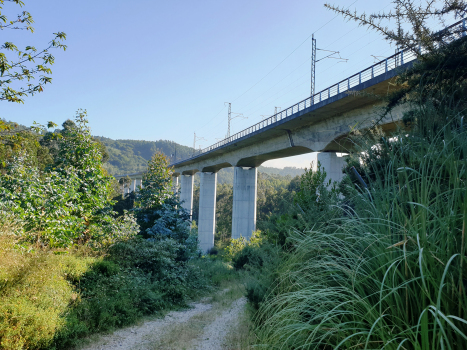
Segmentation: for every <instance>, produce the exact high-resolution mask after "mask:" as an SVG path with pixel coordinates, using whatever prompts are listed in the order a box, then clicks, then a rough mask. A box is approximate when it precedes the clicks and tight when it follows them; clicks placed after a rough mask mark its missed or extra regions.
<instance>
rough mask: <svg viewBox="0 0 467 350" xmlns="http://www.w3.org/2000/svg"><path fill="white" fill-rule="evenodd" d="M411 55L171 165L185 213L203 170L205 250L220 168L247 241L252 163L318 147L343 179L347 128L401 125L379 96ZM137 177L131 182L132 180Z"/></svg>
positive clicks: (201, 233) (238, 230)
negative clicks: (229, 180) (229, 177)
mask: <svg viewBox="0 0 467 350" xmlns="http://www.w3.org/2000/svg"><path fill="white" fill-rule="evenodd" d="M451 29H454V32H455V33H456V35H455V37H456V38H458V37H464V36H465V35H466V26H465V20H462V21H459V22H457V23H455V24H453V25H451V26H450V27H447V28H446V29H444V31H441V32H440V33H441V34H442V36H443V38H444V32H445V33H449V32H450V30H451ZM448 30H449V31H448ZM443 40H444V39H443ZM452 40H455V38H454V39H452ZM415 59H416V55H415V53H414V52H413V51H411V50H403V51H400V52H398V53H396V54H395V55H393V56H390V57H388V58H386V59H384V60H381V61H379V62H378V63H376V64H374V65H372V66H370V67H368V68H366V69H364V70H362V71H360V72H358V73H356V74H354V75H352V76H350V77H348V78H346V79H344V80H342V81H340V82H338V83H336V84H334V85H332V86H330V87H328V88H326V89H324V90H322V91H320V92H318V93H316V94H314V95H313V96H310V97H308V98H306V99H305V100H303V101H300V102H298V103H296V104H294V105H293V106H291V107H289V108H287V109H285V110H283V111H281V112H279V113H277V114H275V115H273V116H271V117H269V118H266V119H264V120H262V121H260V122H259V123H256V124H255V125H252V126H250V127H248V128H246V129H244V130H242V131H240V132H238V133H236V134H234V135H232V136H230V137H228V138H226V139H224V140H222V141H220V142H217V143H216V144H214V145H211V146H209V147H206V148H205V149H202V150H199V151H196V150H193V152H194V154H193V156H192V157H190V158H188V159H185V160H182V161H179V162H175V163H173V164H171V166H172V167H173V180H174V181H173V184H174V189H175V190H177V191H178V190H180V199H181V200H182V202H183V203H182V206H183V207H184V208H185V209H187V210H188V211H189V212H190V214H191V213H192V211H193V184H194V175H195V174H196V173H197V172H200V198H199V222H198V237H199V241H200V249H201V250H203V251H204V252H206V251H208V250H209V249H211V248H212V247H213V246H214V233H215V227H216V222H215V221H216V187H217V172H218V171H219V170H221V169H223V168H227V167H234V183H233V209H232V238H239V237H240V236H243V237H245V238H250V237H251V234H252V232H253V231H254V230H255V229H256V194H257V167H258V166H259V165H261V164H262V163H264V162H265V161H267V160H271V159H277V158H284V157H289V156H295V155H300V154H305V153H310V152H320V153H318V156H317V160H318V161H320V162H321V164H322V166H323V167H324V169H325V170H326V172H327V174H328V177H329V178H330V179H332V180H336V181H339V180H341V179H342V176H343V174H342V167H343V165H344V163H345V162H344V158H343V157H339V156H338V153H349V152H352V151H353V147H352V143H351V142H350V141H349V139H348V137H347V136H348V134H349V133H350V131H351V130H365V129H368V128H370V127H371V126H373V125H374V122H375V120H378V121H379V125H380V126H381V127H382V128H383V131H385V132H390V131H392V130H395V129H396V127H397V124H399V123H400V121H401V119H402V116H403V112H404V110H403V108H402V107H399V108H396V109H394V110H393V111H392V113H391V114H388V115H387V116H386V117H385V118H384V119H383V120H379V118H380V116H379V114H378V107H382V106H383V102H382V97H384V96H386V95H387V94H388V93H390V92H391V91H393V89H395V85H394V84H391V81H392V80H393V79H394V78H395V77H396V76H397V75H398V74H400V72H401V71H403V70H406V69H407V68H409V67H411V66H412V64H413V62H414V61H415ZM134 175H139V174H134ZM134 181H135V184H136V181H137V180H134ZM133 187H134V188H136V186H135V185H133Z"/></svg>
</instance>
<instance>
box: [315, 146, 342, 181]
mask: <svg viewBox="0 0 467 350" xmlns="http://www.w3.org/2000/svg"><path fill="white" fill-rule="evenodd" d="M316 160H317V161H316V162H314V163H313V169H312V170H313V172H315V171H317V170H318V162H320V163H321V166H322V167H323V168H324V170H325V171H326V174H327V176H326V181H329V179H331V180H332V181H333V182H334V181H337V182H340V181H341V180H342V179H343V177H344V174H343V173H342V168H343V167H344V166H345V164H346V163H345V157H338V156H337V153H336V152H320V153H318V154H317V156H316Z"/></svg>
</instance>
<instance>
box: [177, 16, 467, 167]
mask: <svg viewBox="0 0 467 350" xmlns="http://www.w3.org/2000/svg"><path fill="white" fill-rule="evenodd" d="M454 27H459V31H458V32H457V33H455V34H457V36H458V37H464V36H465V35H466V23H465V19H464V20H461V21H459V22H456V23H454V24H452V25H451V26H449V27H446V28H445V29H443V30H442V31H440V32H438V33H437V34H438V35H442V34H443V32H447V31H448V30H449V29H451V28H454ZM415 50H416V49H405V50H402V51H399V52H398V53H396V54H394V55H392V56H390V57H387V58H386V59H384V60H382V61H379V62H378V63H375V64H373V65H372V66H370V67H368V68H366V69H364V70H362V71H360V72H358V73H356V74H354V75H352V76H350V77H348V78H346V79H344V80H341V81H340V82H338V83H336V84H334V85H331V86H329V87H328V88H326V89H324V90H321V91H320V92H318V93H316V94H314V95H313V96H310V97H308V98H306V99H304V100H303V101H300V102H298V103H296V104H294V105H293V106H291V107H289V108H286V109H284V110H282V111H281V112H278V113H277V114H274V115H272V116H271V117H269V118H266V119H263V120H262V121H260V122H258V123H256V124H254V125H252V126H250V127H248V128H246V129H244V130H242V131H239V132H237V133H236V134H233V135H231V136H230V137H228V138H225V139H224V140H222V141H219V142H216V143H215V144H213V145H211V146H208V147H206V148H203V149H201V150H198V151H195V153H194V154H193V156H191V157H190V158H186V159H184V160H182V161H179V162H177V163H181V162H185V161H187V160H190V159H193V158H196V157H197V156H199V155H200V154H203V153H206V152H209V151H212V150H214V149H216V148H218V147H221V146H224V145H227V144H229V143H231V142H234V141H236V140H238V139H240V138H242V137H244V136H247V135H249V134H252V133H254V132H256V131H258V130H261V129H263V128H265V127H267V126H269V125H273V124H275V123H277V122H279V121H281V120H282V119H285V118H287V117H290V116H291V115H292V114H295V113H297V112H299V111H302V110H304V109H305V108H309V107H311V106H312V105H315V104H317V103H319V102H322V101H325V100H327V99H329V98H331V97H333V96H336V95H338V94H340V93H342V92H345V91H349V90H350V89H352V88H353V87H355V86H358V85H360V84H361V83H364V82H366V81H368V80H370V79H373V78H375V77H377V76H379V75H382V74H384V73H387V72H389V71H392V70H394V69H396V68H397V67H400V66H402V65H403V64H405V63H408V62H412V61H414V60H416V59H417V55H416V53H415ZM422 53H423V52H422ZM177 163H174V164H177Z"/></svg>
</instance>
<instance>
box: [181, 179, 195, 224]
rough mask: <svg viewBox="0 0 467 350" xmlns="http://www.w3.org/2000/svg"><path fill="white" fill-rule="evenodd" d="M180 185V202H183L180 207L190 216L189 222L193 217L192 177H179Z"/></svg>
mask: <svg viewBox="0 0 467 350" xmlns="http://www.w3.org/2000/svg"><path fill="white" fill-rule="evenodd" d="M180 177H181V179H180V180H181V181H180V182H181V183H180V185H181V186H180V187H181V188H180V201H181V202H183V203H182V205H181V207H182V208H184V209H186V210H187V211H188V213H189V214H190V220H191V218H192V215H193V182H194V176H193V175H181V176H180Z"/></svg>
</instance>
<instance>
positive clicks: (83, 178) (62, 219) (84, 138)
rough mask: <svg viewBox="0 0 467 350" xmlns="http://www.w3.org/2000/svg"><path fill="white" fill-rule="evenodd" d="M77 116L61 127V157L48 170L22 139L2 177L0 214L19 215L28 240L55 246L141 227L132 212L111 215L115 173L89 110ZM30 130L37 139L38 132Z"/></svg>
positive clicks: (103, 240)
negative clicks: (106, 161) (95, 134)
mask: <svg viewBox="0 0 467 350" xmlns="http://www.w3.org/2000/svg"><path fill="white" fill-rule="evenodd" d="M75 121H76V123H69V125H68V124H67V125H68V126H67V127H66V128H65V129H64V130H63V132H62V133H61V138H60V139H59V142H58V146H59V150H58V156H57V159H56V160H55V162H54V163H53V164H52V165H50V166H48V167H47V168H46V169H45V170H44V171H41V170H40V169H39V168H38V167H37V165H36V164H34V158H35V157H33V156H31V155H28V153H27V152H26V149H25V148H21V144H20V145H19V151H17V152H16V154H15V155H14V157H12V159H10V160H9V161H8V162H7V167H6V169H5V171H6V172H5V174H3V175H2V176H1V177H0V215H3V216H12V217H15V218H17V219H18V218H19V219H20V221H21V222H22V224H23V227H24V231H25V237H26V238H27V239H28V240H29V241H34V242H37V243H38V244H46V245H49V246H52V247H69V246H72V245H75V244H80V243H87V242H90V243H92V244H93V245H96V244H108V243H112V242H113V241H115V240H117V239H120V238H124V237H125V236H126V235H132V234H135V233H136V232H137V231H138V228H137V225H136V222H135V220H134V219H133V218H132V216H128V215H125V216H123V217H121V218H119V219H117V220H116V219H114V218H113V217H112V213H113V212H112V210H111V208H112V204H113V202H112V201H111V200H110V198H109V193H110V189H111V177H109V176H107V172H106V171H105V170H104V169H103V167H102V154H101V151H100V145H99V144H98V143H97V142H96V141H94V139H93V138H92V136H91V133H90V129H89V128H88V127H87V119H86V112H85V111H82V110H79V111H78V113H77V116H76V119H75ZM49 126H54V124H53V123H49ZM36 128H39V129H41V126H36ZM29 135H31V137H34V136H36V139H33V140H34V142H38V141H37V134H32V133H30V134H29Z"/></svg>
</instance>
